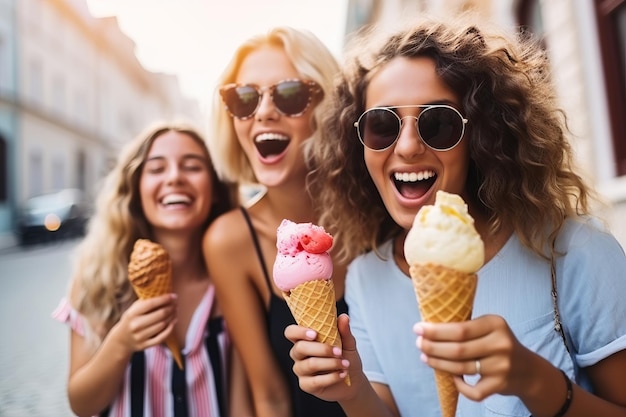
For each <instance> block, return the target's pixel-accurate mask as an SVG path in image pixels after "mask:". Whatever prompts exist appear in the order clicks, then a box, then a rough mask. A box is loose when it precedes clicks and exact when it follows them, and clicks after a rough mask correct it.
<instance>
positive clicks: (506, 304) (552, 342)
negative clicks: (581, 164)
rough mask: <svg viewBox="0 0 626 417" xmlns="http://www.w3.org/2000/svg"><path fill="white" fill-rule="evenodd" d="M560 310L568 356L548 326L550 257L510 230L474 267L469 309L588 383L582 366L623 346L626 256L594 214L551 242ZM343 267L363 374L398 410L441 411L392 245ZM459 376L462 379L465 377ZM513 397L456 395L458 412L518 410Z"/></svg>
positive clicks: (411, 297)
mask: <svg viewBox="0 0 626 417" xmlns="http://www.w3.org/2000/svg"><path fill="white" fill-rule="evenodd" d="M557 250H558V251H560V252H562V253H565V255H564V256H561V257H558V258H557V261H556V268H557V281H558V283H557V291H558V295H559V309H560V313H561V319H562V322H563V326H564V329H565V333H566V337H567V341H568V346H569V348H570V351H571V355H570V354H569V353H568V352H567V350H566V349H565V346H564V344H563V340H562V339H561V336H560V334H559V333H558V332H556V331H555V330H554V310H553V304H552V297H551V295H550V291H551V278H550V263H549V262H548V261H546V260H544V259H542V258H540V257H538V256H536V255H535V254H534V253H532V252H530V251H529V250H528V249H526V248H525V247H523V246H522V244H521V243H520V241H519V240H518V238H517V236H516V235H513V236H511V238H510V239H509V241H508V242H507V243H506V244H505V245H504V247H503V248H502V249H501V250H500V252H499V253H498V254H497V255H496V256H495V257H494V258H493V259H491V261H490V262H489V263H487V264H486V265H485V266H484V267H483V268H482V269H481V270H480V271H479V272H478V288H477V291H476V298H475V301H474V311H473V316H474V317H478V316H481V315H484V314H497V315H500V316H502V317H504V318H505V319H506V321H507V323H508V324H509V326H510V327H511V329H512V331H513V332H514V333H515V336H516V337H517V338H518V340H519V341H520V342H521V343H522V344H524V345H525V346H527V347H528V348H529V349H531V350H533V351H535V352H537V353H538V354H539V355H541V356H543V357H545V358H546V359H548V360H549V361H550V362H551V363H552V364H554V365H555V366H557V367H559V368H561V369H563V370H564V371H565V372H566V373H567V374H568V375H569V376H570V377H572V378H574V379H575V380H576V382H577V383H578V384H580V385H581V386H582V387H584V388H585V389H587V390H590V384H589V381H588V380H587V379H586V378H585V374H584V371H582V370H581V369H580V368H584V367H587V366H590V365H593V364H595V363H597V362H599V361H600V360H602V359H604V358H606V357H608V356H610V355H612V354H613V353H615V352H618V351H621V350H624V349H626V303H624V302H623V298H624V296H625V295H626V257H625V256H624V251H623V249H622V248H621V246H620V245H619V243H618V242H617V241H616V240H615V238H614V237H613V236H612V235H610V234H609V233H607V232H605V231H603V230H602V228H601V226H600V225H599V224H598V223H597V222H595V221H591V220H581V221H573V220H570V221H568V222H567V223H566V224H565V226H564V228H563V230H562V231H561V234H560V236H559V239H558V241H557ZM379 252H380V254H381V255H382V256H383V257H384V258H385V259H386V260H383V259H381V258H380V257H379V256H378V255H376V254H375V253H373V252H371V253H368V254H366V255H363V256H360V257H358V258H357V259H355V260H354V261H353V262H352V264H351V265H350V267H349V269H348V275H347V282H346V301H347V303H348V306H349V311H350V327H351V329H352V332H353V334H354V336H355V338H356V340H357V349H358V351H359V354H360V356H361V359H362V361H363V369H364V371H365V374H366V375H367V377H368V378H369V380H370V381H372V382H379V383H383V384H387V385H388V386H389V388H390V389H391V392H392V393H393V396H394V398H395V401H396V404H397V406H398V409H399V410H400V414H401V415H402V416H403V417H412V416H415V417H418V416H419V417H439V416H440V411H439V402H438V399H437V390H436V387H435V383H434V375H433V371H432V369H431V368H430V367H428V366H427V365H425V364H424V363H422V362H421V361H420V359H419V356H420V353H419V350H418V349H417V347H416V346H415V339H416V336H415V334H414V333H413V331H412V327H413V324H415V323H416V322H418V321H420V320H421V318H420V314H419V309H418V306H417V301H416V299H415V292H414V290H413V285H412V283H411V280H410V278H409V277H407V276H406V275H404V273H402V271H400V269H399V268H398V267H397V265H396V264H395V262H394V261H393V256H392V244H391V242H390V241H389V242H386V243H385V244H383V245H382V246H381V247H380V251H379ZM472 378H473V377H470V376H466V380H467V381H468V382H472ZM529 415H530V412H529V411H528V410H527V409H526V407H525V406H524V404H523V403H522V402H521V401H520V400H519V399H518V398H517V397H514V396H501V395H493V396H491V397H489V398H487V399H486V400H484V401H482V402H480V403H477V402H473V401H471V400H468V399H466V398H465V397H463V396H462V395H461V396H460V397H459V405H458V408H457V417H461V416H463V417H479V416H520V417H521V416H523V417H528V416H529Z"/></svg>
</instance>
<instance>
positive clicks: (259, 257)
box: [204, 27, 346, 417]
mask: <svg viewBox="0 0 626 417" xmlns="http://www.w3.org/2000/svg"><path fill="white" fill-rule="evenodd" d="M338 71H339V68H338V65H337V62H336V60H335V58H334V57H333V55H332V54H331V52H330V51H329V50H328V49H327V48H326V46H325V45H324V44H323V43H322V42H321V41H320V40H319V39H318V38H317V37H316V36H315V35H313V34H312V33H310V32H308V31H305V30H297V29H294V28H290V27H277V28H273V29H270V30H269V31H268V32H267V33H265V34H261V35H259V36H255V37H253V38H251V39H249V40H248V41H246V42H244V43H243V44H242V45H241V46H239V48H237V50H236V51H235V53H234V55H233V58H232V59H231V61H230V63H229V64H228V65H227V67H226V68H225V70H224V72H223V74H222V77H221V78H220V81H219V87H218V88H217V90H216V91H215V101H214V105H213V111H214V118H213V123H212V126H213V127H214V128H215V131H214V133H212V134H211V135H210V139H209V147H210V149H211V152H212V154H213V155H214V156H215V161H216V168H217V170H218V172H219V173H220V175H221V176H222V178H224V179H226V180H228V181H233V182H237V183H240V184H242V185H247V184H250V183H252V184H260V185H261V186H262V187H263V188H264V191H262V192H261V193H260V194H258V195H257V196H256V198H254V200H253V201H251V202H249V203H248V204H246V207H245V208H243V207H242V208H237V209H235V210H232V211H230V212H229V213H227V214H225V215H224V216H222V217H220V218H219V219H218V220H217V221H216V222H214V223H213V224H212V225H211V227H210V228H209V230H208V232H207V234H206V236H205V239H204V253H205V258H206V260H207V264H208V265H209V271H210V273H211V277H212V278H213V279H214V281H215V284H216V288H217V294H218V297H219V299H220V302H221V305H222V306H223V309H224V317H225V318H226V320H227V322H228V323H229V324H230V326H229V327H230V329H231V333H232V336H233V343H234V344H235V346H236V347H237V349H238V351H239V352H240V353H241V357H242V362H243V363H244V365H245V368H246V371H247V374H248V378H249V381H250V388H251V391H252V395H253V398H254V404H255V411H256V413H257V416H258V417H288V416H289V417H308V416H311V417H317V416H326V417H335V416H337V417H341V416H344V413H343V411H342V410H341V407H339V405H338V404H337V403H331V402H326V401H322V400H319V399H317V398H315V397H313V396H311V395H309V394H307V393H305V392H303V391H302V390H301V389H300V387H299V386H298V381H297V378H296V376H295V375H294V373H293V371H292V369H291V368H292V366H293V361H292V360H291V358H290V357H289V349H290V348H291V343H290V342H289V341H288V340H287V339H285V337H284V334H283V331H284V329H285V327H286V326H287V325H288V324H291V323H295V320H294V319H293V316H292V315H291V312H290V310H289V307H288V306H287V303H286V302H285V300H284V299H283V297H282V293H281V291H280V290H279V289H278V288H277V287H276V286H275V285H274V280H273V279H272V275H271V273H272V270H271V267H272V265H273V264H274V260H275V259H276V229H277V228H278V226H279V225H280V223H281V221H282V220H283V219H289V220H292V221H294V222H297V223H308V222H313V223H315V222H316V219H317V217H318V210H319V209H320V208H321V206H318V204H317V201H316V200H315V199H313V198H312V197H311V195H310V194H309V193H308V192H307V176H308V173H309V169H310V167H309V166H308V165H307V159H306V158H307V157H306V148H307V147H309V146H311V144H313V143H315V142H316V141H317V140H318V139H319V137H318V129H317V128H318V126H319V120H320V119H321V115H322V114H323V112H324V111H325V109H326V104H327V101H328V97H329V96H330V94H331V93H332V85H333V79H334V76H335V75H336V74H337V73H338ZM344 276H345V264H339V263H337V264H336V265H335V268H334V279H335V286H336V289H337V293H336V294H337V308H338V310H339V311H346V307H345V302H344V299H343V287H344Z"/></svg>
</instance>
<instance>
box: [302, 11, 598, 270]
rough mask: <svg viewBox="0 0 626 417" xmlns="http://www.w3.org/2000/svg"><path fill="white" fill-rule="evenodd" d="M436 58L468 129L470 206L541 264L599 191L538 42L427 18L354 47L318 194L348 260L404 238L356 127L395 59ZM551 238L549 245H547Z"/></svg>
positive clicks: (321, 145) (330, 125) (320, 158)
mask: <svg viewBox="0 0 626 417" xmlns="http://www.w3.org/2000/svg"><path fill="white" fill-rule="evenodd" d="M424 56H425V57H430V58H432V59H433V60H434V62H435V65H436V71H437V73H438V75H439V76H440V77H441V79H442V80H443V82H444V83H445V84H446V85H447V86H449V87H450V88H451V89H452V90H453V91H454V92H455V93H456V94H457V96H458V97H459V98H460V100H461V104H462V110H461V112H462V113H463V114H464V116H465V117H466V118H467V119H468V120H469V124H468V129H467V131H466V132H465V136H464V139H463V140H465V141H468V142H469V152H470V159H471V162H470V168H469V172H468V177H467V178H468V179H467V184H466V189H467V194H468V196H469V198H470V199H471V200H470V201H469V202H468V203H469V204H470V206H471V207H473V209H475V210H480V211H482V212H483V213H485V214H486V215H487V216H488V218H489V219H490V226H491V229H492V231H497V230H499V229H501V228H512V229H513V230H514V231H515V232H516V233H517V235H518V236H519V238H520V240H521V242H522V243H523V244H524V245H526V246H527V247H529V248H531V249H532V250H533V251H534V252H536V253H537V254H539V255H541V256H547V253H546V248H547V246H546V242H547V243H551V242H552V241H553V239H554V238H555V236H556V234H557V233H558V231H559V229H560V228H561V226H562V225H563V222H564V220H565V218H566V217H568V216H574V215H578V214H584V213H588V212H589V206H588V198H589V196H590V192H591V191H590V190H589V189H588V188H587V186H586V185H585V184H584V183H583V180H582V178H581V177H580V176H579V175H577V174H576V173H575V172H574V170H573V168H572V148H571V146H570V144H569V142H568V140H567V138H566V135H565V133H566V132H567V126H566V120H565V116H564V114H563V112H562V111H561V110H560V109H559V108H558V106H557V99H556V94H555V90H554V88H553V85H552V83H551V80H550V70H549V63H548V61H547V58H546V54H545V52H544V51H543V50H542V48H541V47H540V46H539V45H538V43H537V42H536V41H534V40H533V39H532V38H531V37H529V36H527V35H524V34H519V35H518V36H515V35H512V34H508V33H504V32H501V31H499V30H497V29H495V28H487V27H479V26H478V25H476V24H475V23H473V21H468V17H467V16H463V17H461V18H459V19H458V20H454V21H446V22H443V21H437V20H434V19H427V20H424V21H422V22H418V23H415V24H413V25H411V26H410V27H409V28H408V29H406V30H404V31H401V32H398V33H395V34H392V35H388V36H386V37H384V38H382V39H381V38H379V37H378V35H377V34H376V32H375V31H373V30H369V31H364V32H363V33H361V34H359V35H358V36H356V37H355V38H354V39H353V40H352V43H351V47H350V48H348V58H347V64H346V65H345V67H344V71H343V74H342V77H341V80H340V82H339V84H338V86H337V90H336V94H335V95H334V96H333V100H332V104H331V106H332V107H333V108H334V111H331V112H329V117H328V118H327V119H325V120H324V122H323V127H322V129H321V130H322V132H323V135H322V138H321V140H320V141H317V142H316V144H315V147H314V149H313V151H314V157H315V159H316V161H317V168H316V170H315V177H316V178H317V180H316V181H314V182H313V183H312V184H311V185H312V187H313V188H314V190H315V192H316V193H317V194H318V195H319V201H320V202H321V205H322V206H323V207H325V208H326V211H325V212H324V213H322V219H321V222H322V224H324V226H326V227H328V228H330V229H331V230H333V231H334V233H335V237H336V241H337V242H338V243H339V244H341V248H340V251H339V253H340V255H341V256H343V257H345V258H346V259H350V258H352V257H353V256H356V255H358V254H361V253H363V252H365V251H367V250H370V249H375V248H376V247H377V246H378V245H380V244H381V243H382V242H384V241H385V240H388V239H389V238H391V237H394V236H397V235H398V234H400V233H401V232H402V229H401V228H400V226H399V225H397V224H396V223H395V222H394V220H393V219H392V218H391V216H390V215H389V213H388V211H387V210H386V209H385V206H384V204H383V202H382V199H381V197H380V195H379V193H378V191H377V189H376V187H375V185H374V183H373V181H372V179H371V177H370V175H369V173H368V171H367V168H366V166H365V162H364V157H363V146H362V145H361V143H360V142H359V139H358V137H357V133H356V129H355V128H354V125H353V124H354V122H355V120H357V118H358V117H359V116H360V115H361V114H362V113H363V111H365V101H366V91H367V87H368V83H369V81H370V80H371V79H372V77H373V75H374V74H375V73H376V72H377V71H378V70H380V68H382V67H383V66H384V65H385V64H387V63H388V62H389V61H391V60H392V59H394V58H396V57H408V58H412V57H424ZM546 238H549V240H546Z"/></svg>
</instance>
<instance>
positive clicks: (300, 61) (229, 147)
mask: <svg viewBox="0 0 626 417" xmlns="http://www.w3.org/2000/svg"><path fill="white" fill-rule="evenodd" d="M266 45H270V46H278V47H281V48H283V49H284V51H285V53H286V55H287V56H288V57H289V59H290V60H291V62H292V63H293V65H294V67H295V68H296V70H297V71H298V73H299V74H300V75H301V76H302V77H304V78H305V79H309V80H313V81H315V82H316V83H317V84H319V86H320V87H321V88H322V91H323V96H324V97H323V99H322V101H321V102H320V103H319V104H318V105H317V106H315V110H314V113H313V129H314V130H315V131H317V127H318V126H319V124H320V119H321V114H322V113H323V109H324V107H325V104H326V102H327V97H328V96H329V95H330V93H331V91H332V88H333V80H334V77H335V76H336V75H337V73H338V72H339V65H338V63H337V60H336V59H335V57H334V56H333V55H332V53H331V52H330V50H329V49H328V48H327V47H326V46H325V45H324V44H323V43H322V41H320V40H319V39H318V38H317V37H316V36H315V35H314V34H313V33H311V32H309V31H307V30H300V29H294V28H291V27H287V26H284V27H276V28H273V29H270V30H269V31H268V32H267V33H266V34H262V35H258V36H255V37H252V38H250V39H249V40H248V41H246V42H244V43H243V44H242V45H241V46H239V48H237V50H236V51H235V53H234V55H233V58H232V59H231V61H230V62H229V64H228V65H227V66H226V68H225V69H224V71H223V73H222V75H221V77H220V78H219V81H218V83H217V88H216V89H215V91H214V94H213V103H212V104H213V105H212V126H213V127H214V134H212V135H211V136H210V137H209V149H210V150H211V154H212V155H213V156H214V157H215V161H214V162H215V168H216V170H217V172H218V174H219V175H220V176H221V177H222V178H224V179H225V180H226V181H229V182H237V183H244V184H245V183H255V182H256V178H255V175H254V172H253V170H252V167H251V166H250V162H249V161H248V159H247V157H246V154H245V153H244V151H243V149H242V148H241V146H240V145H239V141H238V140H237V134H236V133H235V128H234V127H233V119H232V117H231V116H230V115H229V114H228V111H227V110H226V108H225V106H224V104H223V103H222V100H221V98H220V95H219V88H220V87H221V86H223V85H226V84H229V83H233V82H235V80H236V77H237V73H238V72H239V68H240V67H241V64H242V63H243V61H244V59H245V58H246V57H247V56H248V55H249V54H250V53H251V52H254V51H255V50H257V49H259V48H260V47H262V46H266ZM308 142H309V143H310V142H312V141H308Z"/></svg>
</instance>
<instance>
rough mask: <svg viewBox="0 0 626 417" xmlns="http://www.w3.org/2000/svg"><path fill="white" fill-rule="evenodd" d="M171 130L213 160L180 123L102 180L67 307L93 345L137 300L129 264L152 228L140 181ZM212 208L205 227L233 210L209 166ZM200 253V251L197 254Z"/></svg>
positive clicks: (138, 140) (159, 128)
mask: <svg viewBox="0 0 626 417" xmlns="http://www.w3.org/2000/svg"><path fill="white" fill-rule="evenodd" d="M169 131H175V132H179V133H184V134H186V135H189V136H190V137H191V138H193V139H194V140H195V141H196V142H197V143H199V144H200V145H201V146H202V148H203V149H204V151H205V153H206V157H207V160H208V161H211V159H210V157H209V152H208V149H207V146H206V142H205V140H204V139H203V137H202V136H201V135H200V133H198V131H197V130H196V129H195V128H193V127H192V126H191V125H188V124H186V123H184V122H175V123H156V124H155V125H153V126H150V127H148V128H147V129H146V130H145V131H144V132H142V133H141V134H139V135H138V136H137V137H135V138H134V139H133V140H132V141H131V142H129V143H128V144H127V145H126V146H125V147H124V148H123V149H122V151H121V152H120V154H119V157H118V160H117V163H116V165H115V167H114V168H113V169H112V170H111V172H110V173H109V174H108V175H107V176H106V178H105V179H104V182H103V185H102V188H101V190H100V192H99V194H98V196H97V199H96V211H95V213H94V215H93V217H92V218H91V219H90V222H89V226H88V229H87V230H88V231H87V235H86V236H85V238H84V239H83V241H82V242H81V243H80V245H79V246H78V247H77V251H76V253H75V258H76V259H75V265H74V273H73V276H72V282H71V303H72V305H73V306H74V308H76V310H78V312H79V313H80V314H81V315H82V316H83V317H84V318H85V319H86V324H87V326H86V327H87V329H86V336H87V338H88V339H89V340H90V341H91V342H93V343H96V344H97V343H99V342H100V340H101V338H102V337H103V336H104V335H105V334H106V333H107V332H108V331H109V330H110V329H111V327H112V326H113V325H114V324H115V323H117V321H118V320H119V319H120V316H121V314H122V312H123V311H124V310H126V309H127V308H128V307H129V306H130V304H131V303H132V302H133V301H134V300H135V299H136V295H135V293H134V291H133V289H132V287H131V286H130V283H129V281H128V271H127V268H128V262H129V259H130V253H131V251H132V248H133V245H134V243H135V241H136V240H137V239H140V238H146V239H152V238H153V236H152V231H151V227H150V224H149V223H148V221H147V220H146V217H145V215H144V213H143V210H142V208H141V201H140V195H139V180H140V177H141V172H142V168H143V165H144V162H145V159H146V156H147V154H148V151H149V150H150V147H151V146H152V143H153V142H154V141H155V139H157V138H158V137H159V136H161V135H163V134H165V133H167V132H169ZM210 173H211V177H212V178H211V181H212V184H213V193H214V195H213V205H212V206H211V211H210V215H209V218H208V219H207V220H206V223H205V225H204V228H205V229H206V227H208V225H209V224H210V223H211V222H212V221H213V219H215V218H216V217H217V216H219V215H220V214H222V213H224V212H226V211H227V210H229V209H230V208H232V207H233V206H234V203H235V197H236V195H235V193H234V192H233V187H232V186H229V185H227V184H226V183H223V182H220V181H219V180H218V177H217V173H216V172H215V170H214V168H213V167H210ZM198 250H200V249H198Z"/></svg>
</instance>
